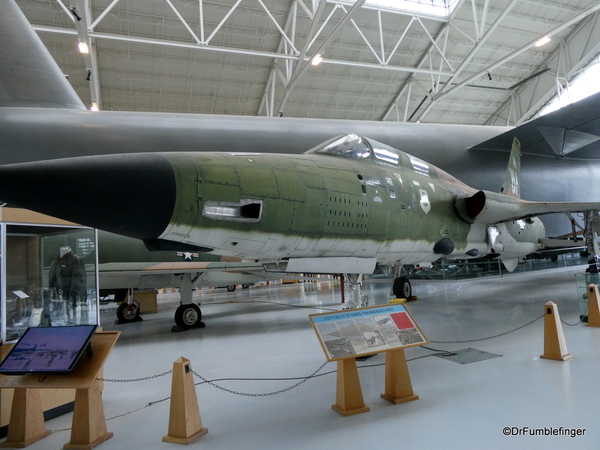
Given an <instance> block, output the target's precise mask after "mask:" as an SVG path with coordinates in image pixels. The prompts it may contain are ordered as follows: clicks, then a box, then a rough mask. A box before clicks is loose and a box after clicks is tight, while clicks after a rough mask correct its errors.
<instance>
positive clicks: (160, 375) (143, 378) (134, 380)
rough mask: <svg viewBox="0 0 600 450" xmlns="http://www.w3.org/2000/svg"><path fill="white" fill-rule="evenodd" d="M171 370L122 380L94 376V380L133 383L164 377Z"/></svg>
mask: <svg viewBox="0 0 600 450" xmlns="http://www.w3.org/2000/svg"><path fill="white" fill-rule="evenodd" d="M172 372H173V370H172V369H171V370H168V371H167V372H163V373H159V374H157V375H150V376H149V377H142V378H129V379H124V380H115V379H111V378H96V380H98V381H106V382H107V383H135V382H137V381H146V380H152V379H153V378H159V377H164V376H165V375H169V374H170V373H172Z"/></svg>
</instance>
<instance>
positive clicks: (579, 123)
mask: <svg viewBox="0 0 600 450" xmlns="http://www.w3.org/2000/svg"><path fill="white" fill-rule="evenodd" d="M515 137H516V138H518V139H519V141H521V151H522V152H523V153H529V154H534V155H542V156H551V157H560V158H577V159H600V93H597V94H594V95H590V96H589V97H588V98H585V99H583V100H580V101H578V102H576V103H573V104H571V105H568V106H565V107H564V108H561V109H559V110H556V111H554V112H551V113H549V114H546V115H544V116H541V117H538V118H536V119H534V120H531V121H529V122H527V123H525V124H523V125H520V126H518V127H516V128H514V129H512V130H510V131H507V132H505V133H502V134H500V135H498V136H495V137H493V138H491V139H488V140H487V141H484V142H482V143H481V144H477V145H475V146H473V147H471V149H472V150H501V151H507V150H509V149H510V146H511V142H512V140H513V138H515Z"/></svg>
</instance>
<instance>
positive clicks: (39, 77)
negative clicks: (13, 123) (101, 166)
mask: <svg viewBox="0 0 600 450" xmlns="http://www.w3.org/2000/svg"><path fill="white" fill-rule="evenodd" d="M0 17H1V18H2V19H1V20H2V25H1V26H0V107H34V108H71V109H86V108H85V106H84V104H83V103H82V101H81V99H80V98H79V96H78V95H77V93H76V92H75V90H74V89H73V88H72V87H71V85H70V84H69V82H68V81H67V79H66V78H65V75H64V74H63V72H62V70H60V68H59V67H58V65H57V64H56V62H55V61H54V59H53V58H52V55H50V53H49V52H48V50H47V49H46V47H45V46H44V44H43V43H42V41H41V39H40V38H39V37H38V35H37V34H36V32H35V31H34V30H33V28H31V25H30V24H29V22H28V21H27V18H26V17H25V15H24V14H23V12H22V11H21V9H20V8H19V6H17V4H16V2H15V0H1V1H0Z"/></svg>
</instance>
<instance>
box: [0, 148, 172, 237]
mask: <svg viewBox="0 0 600 450" xmlns="http://www.w3.org/2000/svg"><path fill="white" fill-rule="evenodd" d="M175 197H176V182H175V177H174V174H173V169H172V168H171V164H170V163H169V161H168V159H167V158H166V157H165V156H164V155H162V154H156V153H152V154H141V153H138V154H124V155H107V156H87V157H81V158H68V159H57V160H51V161H40V162H32V163H23V164H10V165H5V166H0V200H1V201H2V202H5V203H8V204H10V205H14V206H19V207H22V208H27V209H31V210H33V211H37V212H41V213H44V214H48V215H50V216H54V217H58V218H60V219H64V220H69V221H72V222H75V223H78V224H81V225H86V226H90V227H94V228H98V229H101V230H106V231H110V232H113V233H118V234H122V235H125V236H130V237H134V238H138V239H154V238H157V237H158V236H160V234H161V233H162V232H163V230H164V229H165V228H166V227H167V225H168V223H169V221H170V220H171V215H172V213H173V208H174V205H175Z"/></svg>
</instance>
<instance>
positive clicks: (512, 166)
mask: <svg viewBox="0 0 600 450" xmlns="http://www.w3.org/2000/svg"><path fill="white" fill-rule="evenodd" d="M500 193H501V194H504V195H508V196H509V197H514V198H521V143H520V142H519V140H518V139H517V138H514V139H513V143H512V148H511V151H510V159H509V161H508V168H507V169H506V178H505V179H504V184H503V185H502V188H501V189H500Z"/></svg>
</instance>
